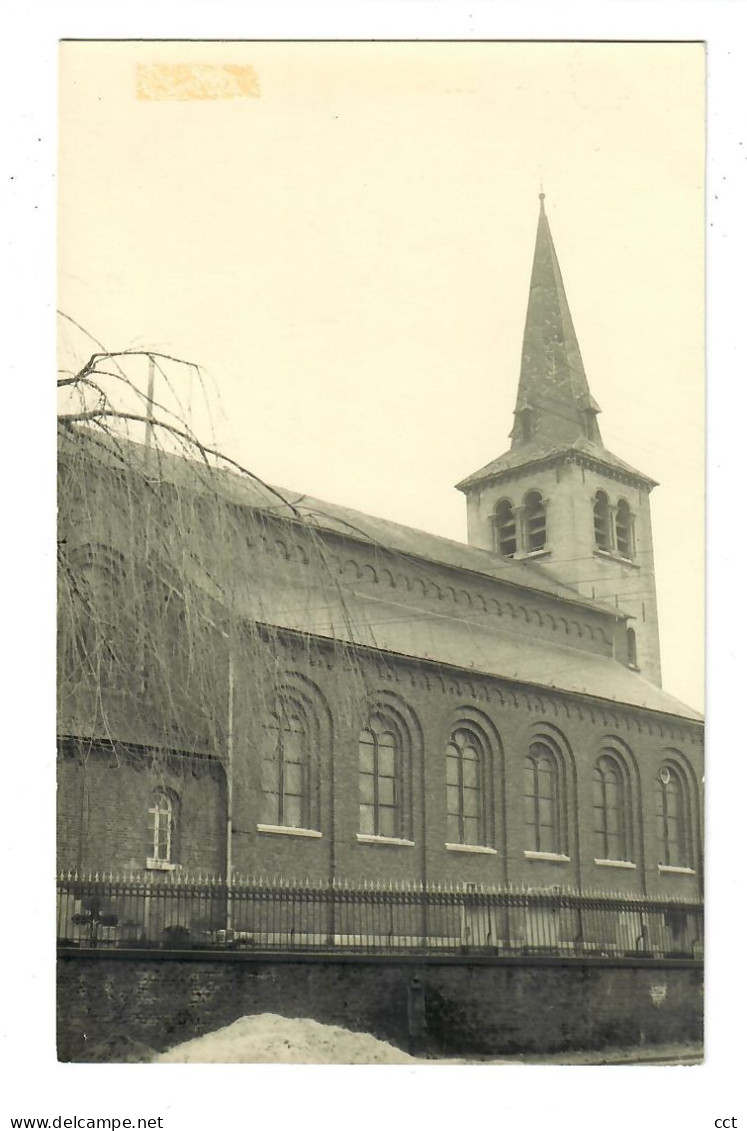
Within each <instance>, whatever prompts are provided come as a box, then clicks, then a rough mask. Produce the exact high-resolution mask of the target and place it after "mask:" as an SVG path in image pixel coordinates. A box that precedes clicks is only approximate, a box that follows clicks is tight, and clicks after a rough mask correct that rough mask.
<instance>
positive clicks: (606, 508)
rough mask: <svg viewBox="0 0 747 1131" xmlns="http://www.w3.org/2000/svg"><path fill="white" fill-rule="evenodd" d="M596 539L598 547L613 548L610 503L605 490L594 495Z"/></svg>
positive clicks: (600, 548)
mask: <svg viewBox="0 0 747 1131" xmlns="http://www.w3.org/2000/svg"><path fill="white" fill-rule="evenodd" d="M594 541H595V542H596V545H597V549H599V550H607V551H609V550H610V549H611V545H610V503H609V499H608V498H607V495H606V494H605V492H604V491H597V493H596V495H595V496H594Z"/></svg>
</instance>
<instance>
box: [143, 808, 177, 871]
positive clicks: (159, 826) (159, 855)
mask: <svg viewBox="0 0 747 1131" xmlns="http://www.w3.org/2000/svg"><path fill="white" fill-rule="evenodd" d="M175 834H176V798H175V796H174V795H173V794H172V793H171V792H170V791H169V790H166V789H157V790H154V792H153V794H152V796H151V805H150V808H149V809H148V863H149V864H151V865H154V864H155V865H158V864H173V863H174V856H175V850H176V835H175Z"/></svg>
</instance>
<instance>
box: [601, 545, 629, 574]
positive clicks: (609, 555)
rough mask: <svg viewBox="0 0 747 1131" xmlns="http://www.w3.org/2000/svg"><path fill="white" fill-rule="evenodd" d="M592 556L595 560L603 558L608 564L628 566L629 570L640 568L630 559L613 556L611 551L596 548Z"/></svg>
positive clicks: (617, 555)
mask: <svg viewBox="0 0 747 1131" xmlns="http://www.w3.org/2000/svg"><path fill="white" fill-rule="evenodd" d="M594 555H595V557H597V558H604V559H605V561H608V562H619V563H620V564H621V565H626V566H630V568H631V569H640V568H641V567H640V566H639V565H638V563H637V562H634V561H633V560H632V559H631V558H622V557H620V555H619V554H614V553H613V552H612V550H600V549H599V547H598V546H597V547H596V549H595V550H594Z"/></svg>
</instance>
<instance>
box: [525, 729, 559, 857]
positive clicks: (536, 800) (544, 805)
mask: <svg viewBox="0 0 747 1131" xmlns="http://www.w3.org/2000/svg"><path fill="white" fill-rule="evenodd" d="M524 825H525V828H526V833H527V847H528V848H529V849H530V850H531V851H534V852H552V853H556V854H559V853H562V851H563V841H564V831H563V821H562V788H561V780H560V766H559V763H558V758H557V755H556V753H555V751H554V750H553V749H552V748H551V747H550V746H549V745H548V744H547V743H546V742H533V743H532V745H531V746H530V747H529V754H528V755H527V757H526V758H525V759H524Z"/></svg>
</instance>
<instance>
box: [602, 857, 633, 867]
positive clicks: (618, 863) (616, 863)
mask: <svg viewBox="0 0 747 1131" xmlns="http://www.w3.org/2000/svg"><path fill="white" fill-rule="evenodd" d="M594 863H595V864H598V865H599V866H600V868H637V867H638V865H637V864H634V863H633V861H632V860H607V859H606V858H605V859H604V860H597V859H595V860H594Z"/></svg>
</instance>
